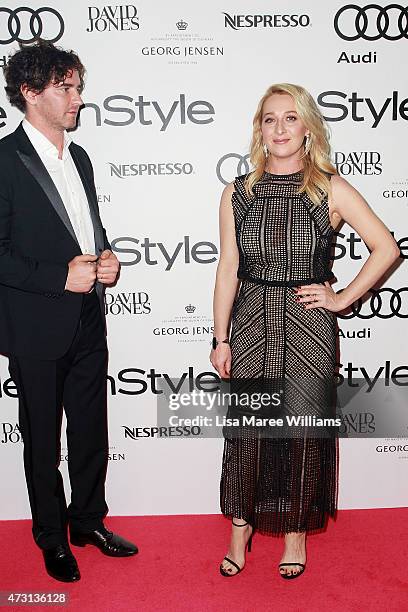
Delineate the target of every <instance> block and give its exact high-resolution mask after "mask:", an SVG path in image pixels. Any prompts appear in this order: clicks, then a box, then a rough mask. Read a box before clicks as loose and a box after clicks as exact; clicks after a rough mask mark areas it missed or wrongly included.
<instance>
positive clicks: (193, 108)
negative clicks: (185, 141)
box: [80, 93, 215, 132]
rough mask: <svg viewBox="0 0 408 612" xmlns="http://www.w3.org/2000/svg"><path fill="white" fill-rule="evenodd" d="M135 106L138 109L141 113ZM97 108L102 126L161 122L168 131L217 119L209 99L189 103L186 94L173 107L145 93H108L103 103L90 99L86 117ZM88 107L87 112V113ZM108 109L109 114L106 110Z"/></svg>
mask: <svg viewBox="0 0 408 612" xmlns="http://www.w3.org/2000/svg"><path fill="white" fill-rule="evenodd" d="M132 107H136V108H137V113H136V112H135V111H134V110H133V108H132ZM86 109H93V110H94V115H93V118H94V119H95V125H96V126H97V127H101V126H102V124H103V125H109V126H112V127H125V126H127V125H131V124H132V123H138V124H139V125H155V124H156V123H158V124H159V125H160V131H161V132H165V131H166V130H167V128H168V127H169V125H170V123H172V124H173V125H186V123H187V122H190V123H194V124H196V125H207V124H208V123H212V122H213V121H214V117H213V116H214V115H215V109H214V107H213V105H212V104H211V103H210V102H207V101H206V100H194V101H193V102H190V103H188V104H187V100H186V94H183V93H182V94H180V95H179V97H178V99H177V100H174V101H173V102H172V103H171V104H170V106H168V105H167V106H166V107H165V108H163V107H162V106H161V104H160V103H159V102H158V101H157V100H145V99H144V97H143V96H138V98H137V99H135V98H132V97H131V96H125V95H113V96H108V97H107V98H105V100H103V102H102V104H101V105H99V104H95V103H93V102H87V103H86V104H84V106H83V107H82V110H81V119H80V123H82V116H83V115H85V117H89V111H88V110H86ZM85 110H86V112H84V111H85ZM104 111H106V113H104Z"/></svg>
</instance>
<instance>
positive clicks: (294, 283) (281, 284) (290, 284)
mask: <svg viewBox="0 0 408 612" xmlns="http://www.w3.org/2000/svg"><path fill="white" fill-rule="evenodd" d="M238 278H240V279H241V280H246V281H249V282H251V283H255V284H257V285H265V286H267V287H298V286H300V285H311V284H313V283H324V282H325V281H327V280H330V279H331V278H334V274H333V272H331V271H330V270H329V271H328V272H327V274H325V275H324V276H321V277H317V276H315V277H310V278H303V279H295V280H287V281H279V280H266V279H263V278H257V277H253V276H251V275H250V274H247V273H246V272H238Z"/></svg>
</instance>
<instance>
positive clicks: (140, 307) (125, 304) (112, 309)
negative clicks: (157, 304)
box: [105, 291, 152, 316]
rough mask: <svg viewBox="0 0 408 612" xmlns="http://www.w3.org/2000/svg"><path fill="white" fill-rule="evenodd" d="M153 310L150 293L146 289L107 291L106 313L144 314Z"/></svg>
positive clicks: (114, 314) (115, 314)
mask: <svg viewBox="0 0 408 612" xmlns="http://www.w3.org/2000/svg"><path fill="white" fill-rule="evenodd" d="M151 310H152V308H151V305H150V299H149V295H148V294H147V293H146V292H145V291H138V292H135V291H132V292H129V293H127V292H121V293H111V292H108V291H107V292H106V293H105V314H106V315H113V316H117V315H128V314H130V315H144V314H150V312H151Z"/></svg>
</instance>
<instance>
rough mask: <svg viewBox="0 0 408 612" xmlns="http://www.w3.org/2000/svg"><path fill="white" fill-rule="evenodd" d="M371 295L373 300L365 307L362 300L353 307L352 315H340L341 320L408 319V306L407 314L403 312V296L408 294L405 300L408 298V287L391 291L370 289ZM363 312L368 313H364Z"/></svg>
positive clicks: (368, 301)
mask: <svg viewBox="0 0 408 612" xmlns="http://www.w3.org/2000/svg"><path fill="white" fill-rule="evenodd" d="M370 293H371V294H372V295H371V298H370V299H369V300H367V302H366V304H365V305H364V306H363V302H362V300H361V299H360V300H358V301H357V302H354V304H352V305H351V311H352V312H351V314H349V315H338V316H339V318H341V319H352V318H353V317H357V318H358V319H373V318H374V317H378V318H379V319H391V318H392V317H398V318H399V319H408V308H407V304H405V312H403V311H404V305H403V294H404V293H405V294H406V295H405V298H407V297H408V296H407V294H408V287H401V288H400V289H390V288H389V287H383V288H382V289H370ZM405 301H407V300H405ZM363 310H365V311H366V312H363Z"/></svg>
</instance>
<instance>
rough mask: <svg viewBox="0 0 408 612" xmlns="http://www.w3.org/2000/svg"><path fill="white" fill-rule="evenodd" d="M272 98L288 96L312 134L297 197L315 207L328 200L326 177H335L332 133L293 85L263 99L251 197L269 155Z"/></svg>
mask: <svg viewBox="0 0 408 612" xmlns="http://www.w3.org/2000/svg"><path fill="white" fill-rule="evenodd" d="M272 94H289V95H290V96H292V98H293V99H294V102H295V106H296V111H297V113H298V115H299V117H300V119H301V120H302V121H303V123H304V124H305V126H306V128H307V129H308V130H309V131H310V137H309V138H308V139H305V145H304V149H305V150H304V153H303V155H302V161H303V182H302V184H301V185H300V187H299V191H298V193H301V192H303V191H304V192H306V193H307V195H308V196H309V198H310V199H311V200H312V202H314V203H315V204H320V203H321V202H322V200H323V199H324V198H325V197H326V196H327V194H328V193H329V189H330V181H329V178H328V177H327V174H336V173H337V172H336V169H335V167H334V166H333V164H332V163H331V161H330V144H329V131H328V128H327V125H326V122H325V120H324V119H323V116H322V114H321V112H320V111H319V109H318V107H317V104H316V102H315V101H314V100H313V98H312V96H311V95H310V93H309V92H308V91H306V89H304V88H303V87H301V86H300V85H293V84H291V83H278V84H276V85H271V87H269V88H268V89H267V90H266V92H265V95H264V96H262V98H261V100H260V102H259V104H258V108H257V110H256V113H255V117H254V120H253V126H254V127H253V133H252V141H251V151H250V159H251V163H252V165H253V167H254V169H253V170H252V172H250V174H248V176H247V178H246V181H245V190H246V192H247V194H248V196H253V195H254V192H253V187H254V185H255V184H256V183H257V182H258V181H259V179H260V178H261V177H262V175H263V173H264V171H265V166H266V159H267V158H266V155H265V152H264V148H263V139H262V131H261V125H262V113H263V105H264V103H265V101H266V100H267V98H269V96H271V95H272Z"/></svg>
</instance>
